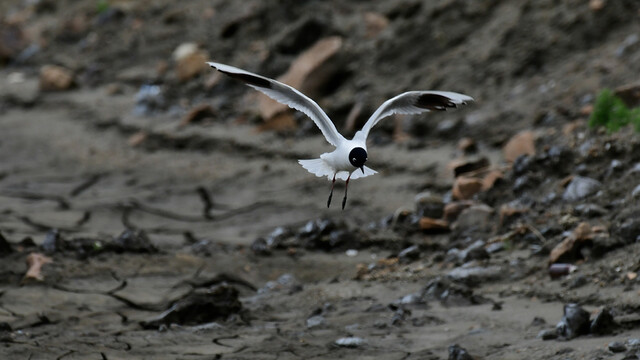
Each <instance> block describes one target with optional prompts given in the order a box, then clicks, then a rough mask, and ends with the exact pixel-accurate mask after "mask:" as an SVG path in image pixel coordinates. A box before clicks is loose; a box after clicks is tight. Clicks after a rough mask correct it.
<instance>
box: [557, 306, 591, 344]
mask: <svg viewBox="0 0 640 360" xmlns="http://www.w3.org/2000/svg"><path fill="white" fill-rule="evenodd" d="M589 330H590V325H589V313H588V312H587V311H586V310H584V309H583V308H582V307H580V305H578V304H567V305H565V306H564V316H563V317H562V320H560V322H558V324H557V325H556V332H557V333H558V336H562V337H564V338H566V339H573V338H575V337H576V336H580V335H585V334H588V333H589Z"/></svg>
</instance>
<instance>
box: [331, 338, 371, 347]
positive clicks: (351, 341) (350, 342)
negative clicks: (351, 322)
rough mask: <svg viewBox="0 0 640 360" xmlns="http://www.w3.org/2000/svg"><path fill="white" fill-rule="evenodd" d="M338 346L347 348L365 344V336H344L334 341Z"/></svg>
mask: <svg viewBox="0 0 640 360" xmlns="http://www.w3.org/2000/svg"><path fill="white" fill-rule="evenodd" d="M334 344H336V345H337V346H340V347H347V348H357V347H360V346H362V345H364V344H365V341H364V339H363V338H359V337H343V338H340V339H338V340H336V341H335V342H334Z"/></svg>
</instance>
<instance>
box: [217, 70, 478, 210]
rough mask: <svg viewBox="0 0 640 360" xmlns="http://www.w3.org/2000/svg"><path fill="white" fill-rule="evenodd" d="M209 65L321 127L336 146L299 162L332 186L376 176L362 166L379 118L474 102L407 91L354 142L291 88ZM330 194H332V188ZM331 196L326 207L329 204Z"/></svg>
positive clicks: (381, 110)
mask: <svg viewBox="0 0 640 360" xmlns="http://www.w3.org/2000/svg"><path fill="white" fill-rule="evenodd" d="M208 64H209V66H211V67H212V68H214V69H217V70H218V71H220V72H222V73H223V74H226V75H227V76H230V77H232V78H235V79H238V80H240V81H244V82H245V83H246V84H247V85H249V86H251V87H252V88H254V89H256V90H258V91H261V92H262V93H264V94H265V95H267V96H269V97H270V98H272V99H274V100H276V101H278V102H281V103H283V104H285V105H288V106H289V107H292V108H294V109H296V110H299V111H302V112H303V113H305V114H306V115H307V116H309V118H311V120H313V122H315V124H316V125H317V126H318V128H320V131H321V132H322V135H324V137H325V139H326V140H327V141H328V142H329V144H331V145H333V146H335V147H336V149H335V150H334V151H332V152H328V153H324V154H322V155H320V158H319V159H310V160H298V162H299V163H300V165H302V167H303V168H305V169H306V170H307V171H309V172H310V173H312V174H314V175H316V176H319V177H322V176H326V177H327V178H328V179H329V180H332V181H333V182H334V183H335V180H336V179H341V180H345V181H346V182H347V184H349V180H350V179H358V178H362V177H366V176H369V175H373V174H376V173H377V172H376V171H375V170H372V169H370V168H368V167H366V166H364V163H365V162H366V161H367V160H368V159H367V136H368V135H369V131H370V130H371V128H372V127H373V126H374V125H375V124H377V123H378V122H379V121H380V120H381V119H383V118H385V117H387V116H389V115H393V114H419V113H422V112H426V111H432V110H446V109H447V108H450V107H457V105H460V104H466V103H467V102H468V101H473V98H471V97H470V96H467V95H463V94H458V93H454V92H449V91H408V92H405V93H402V94H400V95H398V96H395V97H393V98H391V99H389V100H387V101H385V102H384V103H383V104H382V105H381V106H380V107H379V108H378V109H377V110H376V111H375V112H374V113H373V115H371V117H370V118H369V120H367V122H366V123H365V125H364V126H363V127H362V129H361V130H360V131H358V132H356V134H355V136H354V137H353V139H351V140H347V139H345V138H344V137H343V136H342V135H341V134H340V133H339V132H338V130H337V129H336V127H335V125H334V124H333V122H332V121H331V119H329V117H328V116H327V114H325V112H324V111H322V109H321V108H320V106H318V104H317V103H316V102H315V101H313V100H311V99H310V98H308V97H307V96H305V95H304V94H302V93H301V92H300V91H298V90H296V89H294V88H292V87H291V86H289V85H286V84H283V83H281V82H278V81H276V80H273V79H269V78H266V77H264V76H260V75H256V74H254V73H251V72H248V71H245V70H242V69H238V68H236V67H233V66H229V65H224V64H219V63H213V62H209V63H208ZM354 151H355V152H354ZM357 170H359V171H357ZM331 194H333V185H332V187H331ZM331 194H330V195H329V201H328V202H327V206H328V205H329V204H330V203H331ZM346 199H347V194H346V188H345V197H344V199H343V201H342V208H343V209H344V205H345V202H346Z"/></svg>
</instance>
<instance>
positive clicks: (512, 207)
mask: <svg viewBox="0 0 640 360" xmlns="http://www.w3.org/2000/svg"><path fill="white" fill-rule="evenodd" d="M528 211H529V207H528V206H525V205H523V204H522V203H520V202H519V201H518V200H514V201H512V202H509V203H507V204H502V205H501V206H500V225H501V226H505V225H508V224H510V223H511V222H512V221H513V219H515V218H518V217H520V215H522V214H526V213H527V212H528Z"/></svg>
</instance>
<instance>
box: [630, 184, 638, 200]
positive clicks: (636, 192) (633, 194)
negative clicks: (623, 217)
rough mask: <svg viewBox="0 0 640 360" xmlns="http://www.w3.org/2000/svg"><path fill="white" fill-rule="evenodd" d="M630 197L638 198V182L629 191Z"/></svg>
mask: <svg viewBox="0 0 640 360" xmlns="http://www.w3.org/2000/svg"><path fill="white" fill-rule="evenodd" d="M631 197H632V198H634V199H637V198H640V184H638V185H637V186H636V187H635V188H633V191H631Z"/></svg>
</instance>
